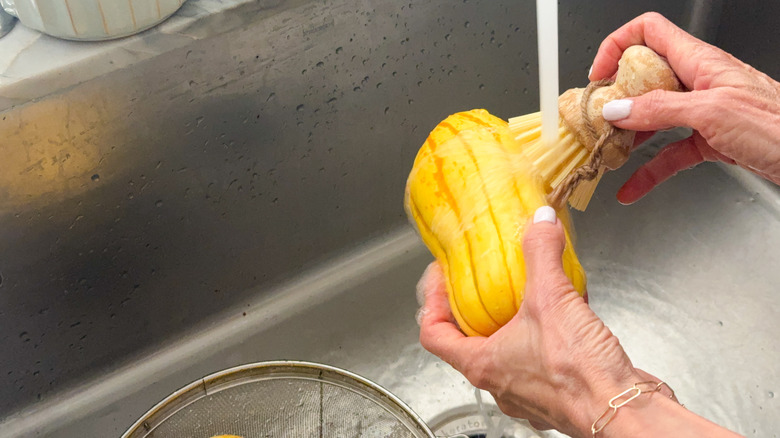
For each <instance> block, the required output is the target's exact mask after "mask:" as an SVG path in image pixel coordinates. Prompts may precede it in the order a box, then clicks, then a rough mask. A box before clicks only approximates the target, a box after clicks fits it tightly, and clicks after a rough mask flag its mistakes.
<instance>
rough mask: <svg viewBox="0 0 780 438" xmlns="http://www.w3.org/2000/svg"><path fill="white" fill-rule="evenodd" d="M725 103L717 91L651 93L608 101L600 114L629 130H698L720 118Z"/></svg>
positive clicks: (615, 124) (722, 94) (659, 91)
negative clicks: (688, 128)
mask: <svg viewBox="0 0 780 438" xmlns="http://www.w3.org/2000/svg"><path fill="white" fill-rule="evenodd" d="M724 102H725V99H724V93H723V92H722V91H720V90H705V91H691V92H676V91H665V90H653V91H651V92H649V93H646V94H643V95H641V96H637V97H632V98H630V99H618V100H613V101H611V102H607V103H606V104H604V107H603V108H602V111H601V113H602V116H603V117H604V119H605V120H607V121H608V122H610V123H612V124H613V125H614V126H616V127H618V128H622V129H628V130H631V131H662V130H666V129H670V128H674V127H678V126H687V127H690V128H693V129H695V130H697V131H701V130H703V129H708V128H711V125H712V124H713V123H715V122H716V121H717V120H719V119H722V116H723V106H724V104H725V103H724Z"/></svg>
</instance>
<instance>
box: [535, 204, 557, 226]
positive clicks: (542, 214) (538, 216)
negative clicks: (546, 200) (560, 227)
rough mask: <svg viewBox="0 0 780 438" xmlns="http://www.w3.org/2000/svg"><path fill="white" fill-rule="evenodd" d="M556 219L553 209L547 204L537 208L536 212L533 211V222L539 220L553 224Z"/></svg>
mask: <svg viewBox="0 0 780 438" xmlns="http://www.w3.org/2000/svg"><path fill="white" fill-rule="evenodd" d="M556 220H557V218H556V216H555V209H554V208H552V207H550V206H549V205H543V206H541V207H539V208H537V209H536V212H535V213H534V223H535V224H538V223H539V222H549V223H551V224H554V223H555V221H556Z"/></svg>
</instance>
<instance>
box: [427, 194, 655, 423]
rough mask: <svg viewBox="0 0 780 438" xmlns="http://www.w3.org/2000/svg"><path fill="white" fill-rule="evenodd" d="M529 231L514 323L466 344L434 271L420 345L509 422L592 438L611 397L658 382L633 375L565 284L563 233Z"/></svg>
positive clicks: (545, 226)
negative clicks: (524, 421)
mask: <svg viewBox="0 0 780 438" xmlns="http://www.w3.org/2000/svg"><path fill="white" fill-rule="evenodd" d="M542 208H543V209H548V210H547V211H548V212H549V211H552V215H551V216H552V220H554V221H555V223H550V222H547V221H540V222H539V223H536V224H531V225H529V227H528V230H527V232H526V234H525V237H524V240H523V252H524V255H525V262H526V267H527V279H528V280H527V283H526V288H525V298H524V300H523V304H522V306H521V307H520V310H519V312H518V313H517V315H516V316H515V317H514V318H513V319H512V320H511V321H510V322H509V323H508V324H506V325H505V326H504V327H502V328H501V329H500V330H498V331H497V332H496V333H494V334H493V335H492V336H490V337H489V338H483V337H466V336H465V335H464V334H463V333H461V331H460V330H459V329H458V328H457V326H456V325H455V323H454V322H453V318H452V314H451V312H450V307H449V304H448V301H447V291H446V287H445V282H444V278H443V274H442V271H441V268H440V267H439V266H438V265H437V264H436V263H433V264H431V265H430V266H429V267H428V269H427V270H426V272H425V274H424V275H423V278H422V279H421V280H420V283H419V285H418V288H419V289H421V291H422V292H423V293H424V296H425V305H424V307H423V308H422V309H421V311H420V325H421V331H420V342H421V343H422V345H423V346H424V347H425V348H426V349H427V350H429V351H431V352H432V353H434V354H436V355H437V356H439V357H441V358H442V359H443V360H444V361H446V362H448V363H449V364H450V365H452V366H453V367H454V368H455V369H456V370H458V371H460V372H461V373H462V374H463V375H464V376H465V377H466V378H467V379H468V380H469V382H471V383H472V384H473V385H474V386H476V387H478V388H481V389H484V390H487V391H489V392H490V393H491V394H492V395H493V397H494V398H495V399H496V402H497V403H498V406H499V407H500V408H501V410H502V411H503V412H504V413H506V414H507V415H510V416H514V417H520V418H526V419H528V420H530V421H531V424H532V425H534V427H536V428H537V429H549V428H551V427H553V428H556V429H558V430H560V431H562V432H564V433H567V434H569V435H571V436H574V437H576V436H585V435H587V436H590V426H591V424H592V423H593V421H594V420H595V419H596V418H597V417H598V416H599V415H600V414H601V412H602V411H603V410H604V408H605V407H606V406H607V402H608V401H609V399H610V398H611V397H613V396H614V395H617V394H619V393H620V392H622V391H624V390H625V389H626V388H629V387H630V386H631V385H633V384H634V383H636V382H640V381H646V380H657V379H655V378H653V377H652V376H650V375H648V374H647V373H644V372H642V371H640V370H637V369H635V368H634V367H633V365H632V364H631V361H630V360H629V358H628V356H627V355H626V353H625V351H624V350H623V348H622V347H621V346H620V343H619V342H618V339H617V338H616V337H615V336H614V335H613V334H612V332H610V330H609V329H608V328H607V327H606V326H605V325H604V323H603V322H602V321H601V320H600V319H599V318H598V317H597V316H596V314H595V313H593V311H592V310H591V309H590V307H588V305H587V304H586V303H585V301H584V300H583V298H582V297H580V296H579V295H578V294H577V292H576V291H575V290H574V287H573V286H572V285H571V283H570V282H569V280H568V278H566V276H565V274H564V272H563V267H562V262H561V256H562V253H563V248H564V245H565V240H564V232H563V226H562V225H561V222H560V221H557V220H555V215H554V210H552V209H551V208H549V207H542Z"/></svg>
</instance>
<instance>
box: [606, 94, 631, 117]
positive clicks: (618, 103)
mask: <svg viewBox="0 0 780 438" xmlns="http://www.w3.org/2000/svg"><path fill="white" fill-rule="evenodd" d="M632 106H634V101H633V100H631V99H618V100H613V101H612V102H607V103H606V104H604V107H603V108H602V109H601V115H602V116H603V117H604V119H605V120H607V121H609V122H614V121H616V120H623V119H625V118H626V117H628V116H630V115H631V107H632Z"/></svg>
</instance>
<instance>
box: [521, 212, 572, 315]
mask: <svg viewBox="0 0 780 438" xmlns="http://www.w3.org/2000/svg"><path fill="white" fill-rule="evenodd" d="M565 245H566V239H565V237H564V232H563V224H562V223H561V221H559V220H558V219H557V218H556V216H555V210H554V209H553V208H552V207H547V206H545V207H540V208H539V209H538V210H537V211H536V214H534V218H533V221H532V223H531V224H530V225H529V226H528V228H527V229H526V232H525V236H524V237H523V255H524V257H525V265H526V287H525V293H526V296H525V298H524V300H525V301H528V300H535V299H538V297H537V296H536V295H535V294H537V293H539V292H544V294H545V296H548V297H550V296H551V297H552V299H554V298H555V297H557V296H558V295H560V294H565V293H567V292H570V291H573V290H574V288H573V287H572V286H571V283H570V282H569V279H568V278H566V274H564V271H563V261H562V256H563V248H564V246H565Z"/></svg>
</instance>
